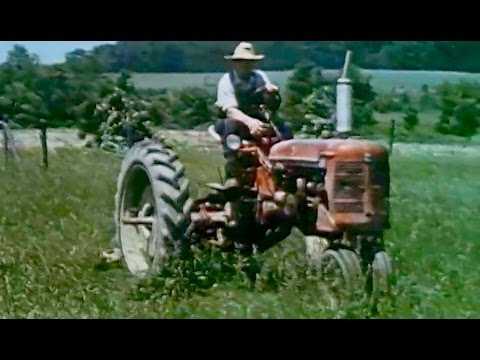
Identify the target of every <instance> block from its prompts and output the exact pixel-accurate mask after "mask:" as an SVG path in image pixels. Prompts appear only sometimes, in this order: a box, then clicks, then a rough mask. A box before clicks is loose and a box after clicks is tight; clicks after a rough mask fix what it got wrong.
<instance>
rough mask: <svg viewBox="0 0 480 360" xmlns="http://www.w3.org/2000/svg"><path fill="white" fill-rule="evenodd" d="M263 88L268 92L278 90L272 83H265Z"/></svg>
mask: <svg viewBox="0 0 480 360" xmlns="http://www.w3.org/2000/svg"><path fill="white" fill-rule="evenodd" d="M265 90H267V92H269V93H272V92H278V86H276V85H273V84H267V85H265Z"/></svg>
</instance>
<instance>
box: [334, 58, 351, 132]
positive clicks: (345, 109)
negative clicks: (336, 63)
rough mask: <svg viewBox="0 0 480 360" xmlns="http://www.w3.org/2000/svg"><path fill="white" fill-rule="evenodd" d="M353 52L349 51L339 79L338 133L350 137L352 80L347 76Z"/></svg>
mask: <svg viewBox="0 0 480 360" xmlns="http://www.w3.org/2000/svg"><path fill="white" fill-rule="evenodd" d="M351 56H352V52H351V51H350V50H348V51H347V56H346V58H345V64H344V66H343V72H342V75H341V77H340V78H339V79H338V80H337V134H339V135H341V136H342V137H348V135H349V134H350V132H351V131H352V81H351V80H350V79H349V78H348V77H347V72H348V67H349V66H350V58H351Z"/></svg>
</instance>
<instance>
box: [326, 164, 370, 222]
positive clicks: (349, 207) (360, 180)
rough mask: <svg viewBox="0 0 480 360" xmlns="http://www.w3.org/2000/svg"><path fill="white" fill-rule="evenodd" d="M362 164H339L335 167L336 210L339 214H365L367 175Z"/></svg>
mask: <svg viewBox="0 0 480 360" xmlns="http://www.w3.org/2000/svg"><path fill="white" fill-rule="evenodd" d="M363 166H364V164H363V163H362V162H338V163H337V164H336V165H335V186H334V198H333V202H334V208H335V211H336V212H339V213H362V212H363V201H362V195H363V190H362V188H363V186H364V181H365V174H364V169H363Z"/></svg>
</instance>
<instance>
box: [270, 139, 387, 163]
mask: <svg viewBox="0 0 480 360" xmlns="http://www.w3.org/2000/svg"><path fill="white" fill-rule="evenodd" d="M387 154H388V152H387V150H386V149H385V147H383V146H381V145H378V144H375V143H372V142H369V141H366V140H360V139H293V140H287V141H282V142H280V143H278V144H276V145H275V146H273V147H272V149H271V150H270V155H269V158H270V160H273V161H304V162H318V161H319V160H320V159H321V158H325V159H330V158H335V157H340V158H341V159H342V160H343V161H357V160H359V159H360V158H361V159H363V158H364V157H365V155H367V156H368V157H371V158H372V159H374V158H376V159H379V160H380V159H384V158H385V156H387Z"/></svg>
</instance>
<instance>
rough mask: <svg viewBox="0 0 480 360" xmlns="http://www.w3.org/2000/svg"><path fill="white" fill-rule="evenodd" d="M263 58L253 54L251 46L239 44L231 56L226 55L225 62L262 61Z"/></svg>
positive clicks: (244, 43)
mask: <svg viewBox="0 0 480 360" xmlns="http://www.w3.org/2000/svg"><path fill="white" fill-rule="evenodd" d="M264 57H265V56H264V55H258V54H255V49H254V48H253V45H252V44H250V43H247V42H241V43H240V44H238V46H237V47H236V48H235V51H234V52H233V55H226V56H225V59H227V60H253V61H255V60H262V59H263V58H264Z"/></svg>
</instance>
